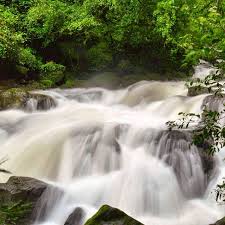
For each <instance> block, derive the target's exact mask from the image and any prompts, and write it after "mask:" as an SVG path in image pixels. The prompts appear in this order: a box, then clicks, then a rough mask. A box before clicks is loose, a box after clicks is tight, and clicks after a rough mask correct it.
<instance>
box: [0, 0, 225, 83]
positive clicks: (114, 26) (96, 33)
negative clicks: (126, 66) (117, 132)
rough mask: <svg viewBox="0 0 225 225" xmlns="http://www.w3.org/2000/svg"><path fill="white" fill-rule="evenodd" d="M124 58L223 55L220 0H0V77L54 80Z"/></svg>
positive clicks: (166, 62) (158, 61)
mask: <svg viewBox="0 0 225 225" xmlns="http://www.w3.org/2000/svg"><path fill="white" fill-rule="evenodd" d="M127 59H128V60H129V61H131V62H132V63H136V64H138V65H143V66H148V67H151V68H154V67H155V68H159V67H160V68H161V67H162V68H166V69H167V68H173V69H177V70H181V69H183V70H188V69H190V68H191V67H192V66H193V65H195V64H197V63H198V61H199V59H204V60H207V61H210V62H213V63H218V62H217V60H218V59H225V1H223V0H218V1H212V0H195V1H193V0H185V1H184V0H159V1H155V0H124V1H120V0H0V69H1V72H2V74H3V75H2V76H11V75H13V76H14V75H15V74H16V76H18V77H24V78H26V79H34V78H38V79H42V80H44V82H45V83H48V82H49V80H50V81H51V82H52V84H55V83H57V82H58V80H60V78H61V77H62V74H63V73H64V71H87V70H92V71H95V70H101V69H104V68H109V67H114V66H117V65H118V64H120V63H121V60H127ZM125 62H126V61H125ZM219 62H220V66H221V67H224V65H223V64H224V62H223V61H219ZM48 76H49V77H50V78H49V77H48ZM52 84H50V86H51V85H52Z"/></svg>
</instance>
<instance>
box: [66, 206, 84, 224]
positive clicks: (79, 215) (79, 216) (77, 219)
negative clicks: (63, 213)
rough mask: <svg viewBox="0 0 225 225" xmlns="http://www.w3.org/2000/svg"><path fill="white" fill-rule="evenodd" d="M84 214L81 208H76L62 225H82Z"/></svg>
mask: <svg viewBox="0 0 225 225" xmlns="http://www.w3.org/2000/svg"><path fill="white" fill-rule="evenodd" d="M84 216H85V212H84V210H83V209H82V208H80V207H77V208H76V209H75V210H74V211H73V212H72V213H71V214H70V215H69V217H68V219H67V220H66V222H65V224H64V225H82V222H83V218H84Z"/></svg>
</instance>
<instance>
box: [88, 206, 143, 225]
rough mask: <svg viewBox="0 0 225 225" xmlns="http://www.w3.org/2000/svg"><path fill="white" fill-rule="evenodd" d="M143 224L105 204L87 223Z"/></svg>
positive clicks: (90, 224) (101, 224) (92, 224)
mask: <svg viewBox="0 0 225 225" xmlns="http://www.w3.org/2000/svg"><path fill="white" fill-rule="evenodd" d="M108 224H113V225H143V224H142V223H140V222H138V221H137V220H135V219H133V218H132V217H130V216H128V215H127V214H125V213H124V212H122V211H121V210H119V209H116V208H112V207H110V206H108V205H103V206H102V207H101V208H100V209H99V211H98V212H97V213H96V214H95V215H94V216H93V217H92V218H91V219H89V220H88V221H87V222H86V223H85V225H108Z"/></svg>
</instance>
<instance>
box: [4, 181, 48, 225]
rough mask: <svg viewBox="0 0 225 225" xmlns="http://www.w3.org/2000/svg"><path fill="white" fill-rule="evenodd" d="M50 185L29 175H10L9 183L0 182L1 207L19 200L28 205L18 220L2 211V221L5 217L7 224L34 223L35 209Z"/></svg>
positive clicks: (28, 224) (22, 224)
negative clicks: (8, 216)
mask: <svg viewBox="0 0 225 225" xmlns="http://www.w3.org/2000/svg"><path fill="white" fill-rule="evenodd" d="M48 187H49V185H48V184H46V183H44V182H42V181H39V180H36V179H33V178H28V177H10V178H9V180H8V182H7V183H2V184H0V208H2V207H6V206H11V205H15V204H18V203H19V202H22V203H23V204H26V205H27V206H28V208H27V209H26V210H25V211H24V213H23V214H20V216H18V218H17V220H16V221H14V222H13V221H11V220H10V218H7V214H6V217H5V215H4V213H0V221H1V219H4V222H5V221H7V225H11V224H16V225H31V224H32V223H34V221H35V214H34V211H35V208H36V205H37V202H38V200H39V199H40V197H41V196H42V195H43V193H44V192H45V190H46V189H47V188H48ZM18 210H21V209H20V208H19V209H18ZM0 211H1V210H0ZM13 213H15V214H16V213H18V212H13ZM11 214H12V213H11ZM9 215H10V213H9ZM12 216H14V218H12V219H15V215H12ZM4 217H5V218H4Z"/></svg>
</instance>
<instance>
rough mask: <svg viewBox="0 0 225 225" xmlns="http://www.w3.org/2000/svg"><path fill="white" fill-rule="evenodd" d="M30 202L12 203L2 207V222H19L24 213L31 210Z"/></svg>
mask: <svg viewBox="0 0 225 225" xmlns="http://www.w3.org/2000/svg"><path fill="white" fill-rule="evenodd" d="M30 207H31V204H30V203H22V202H21V201H19V202H17V203H11V204H7V205H2V206H1V207H0V224H10V225H16V224H18V223H17V222H18V220H20V219H23V217H24V215H25V214H26V213H27V212H28V211H29V210H30Z"/></svg>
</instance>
